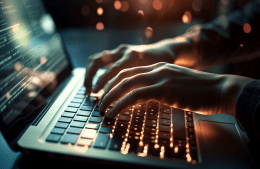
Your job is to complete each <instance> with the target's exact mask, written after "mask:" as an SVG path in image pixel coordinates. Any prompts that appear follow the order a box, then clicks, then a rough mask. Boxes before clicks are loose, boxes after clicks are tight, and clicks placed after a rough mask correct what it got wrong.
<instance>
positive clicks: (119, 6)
mask: <svg viewBox="0 0 260 169" xmlns="http://www.w3.org/2000/svg"><path fill="white" fill-rule="evenodd" d="M114 7H115V9H116V10H120V9H121V7H122V4H121V2H120V1H115V3H114Z"/></svg>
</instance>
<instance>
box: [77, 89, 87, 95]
mask: <svg viewBox="0 0 260 169" xmlns="http://www.w3.org/2000/svg"><path fill="white" fill-rule="evenodd" d="M77 94H78V95H85V94H86V91H84V90H80V91H78V92H77Z"/></svg>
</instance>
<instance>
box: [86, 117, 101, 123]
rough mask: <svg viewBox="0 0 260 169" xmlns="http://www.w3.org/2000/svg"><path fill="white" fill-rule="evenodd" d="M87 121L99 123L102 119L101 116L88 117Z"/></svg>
mask: <svg viewBox="0 0 260 169" xmlns="http://www.w3.org/2000/svg"><path fill="white" fill-rule="evenodd" d="M89 121H90V122H95V123H100V122H101V121H102V118H100V117H90V118H89Z"/></svg>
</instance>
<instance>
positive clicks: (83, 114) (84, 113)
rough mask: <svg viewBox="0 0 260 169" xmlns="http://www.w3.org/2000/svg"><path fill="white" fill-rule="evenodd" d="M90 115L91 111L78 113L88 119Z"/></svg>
mask: <svg viewBox="0 0 260 169" xmlns="http://www.w3.org/2000/svg"><path fill="white" fill-rule="evenodd" d="M90 113H91V111H85V110H79V111H78V112H77V115H79V116H86V117H88V116H90Z"/></svg>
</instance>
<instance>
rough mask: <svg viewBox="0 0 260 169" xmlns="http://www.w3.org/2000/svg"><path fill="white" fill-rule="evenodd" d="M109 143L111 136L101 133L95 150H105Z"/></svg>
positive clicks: (95, 144)
mask: <svg viewBox="0 0 260 169" xmlns="http://www.w3.org/2000/svg"><path fill="white" fill-rule="evenodd" d="M108 141H109V136H108V135H106V134H102V133H99V134H98V135H97V138H96V141H95V143H94V147H95V148H102V149H105V148H106V146H107V143H108Z"/></svg>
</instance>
